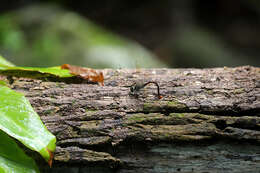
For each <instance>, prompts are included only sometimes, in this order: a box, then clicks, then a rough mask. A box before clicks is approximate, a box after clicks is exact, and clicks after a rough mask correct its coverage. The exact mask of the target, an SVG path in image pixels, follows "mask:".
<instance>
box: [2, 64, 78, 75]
mask: <svg viewBox="0 0 260 173" xmlns="http://www.w3.org/2000/svg"><path fill="white" fill-rule="evenodd" d="M6 70H16V71H18V72H20V73H22V72H23V71H31V72H39V73H42V74H51V75H54V76H57V77H72V76H73V75H72V74H70V72H69V70H67V69H61V68H60V66H57V67H46V68H44V67H8V68H7V69H6Z"/></svg>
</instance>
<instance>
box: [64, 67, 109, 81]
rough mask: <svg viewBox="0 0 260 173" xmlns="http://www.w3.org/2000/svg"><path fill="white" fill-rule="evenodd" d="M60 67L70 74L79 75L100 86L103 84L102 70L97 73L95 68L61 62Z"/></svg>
mask: <svg viewBox="0 0 260 173" xmlns="http://www.w3.org/2000/svg"><path fill="white" fill-rule="evenodd" d="M61 69H68V70H69V71H70V73H71V74H72V75H76V76H79V77H81V78H83V79H86V80H89V81H91V82H97V83H100V84H101V85H102V86H104V76H103V73H102V72H99V73H98V72H97V71H96V70H94V69H91V68H84V67H79V66H74V65H70V64H63V65H62V66H61Z"/></svg>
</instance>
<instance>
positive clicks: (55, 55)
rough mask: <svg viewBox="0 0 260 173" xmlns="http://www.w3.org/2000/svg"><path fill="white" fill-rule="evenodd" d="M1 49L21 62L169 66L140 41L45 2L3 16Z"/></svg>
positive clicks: (37, 64) (111, 66)
mask: <svg viewBox="0 0 260 173" xmlns="http://www.w3.org/2000/svg"><path fill="white" fill-rule="evenodd" d="M0 51H1V52H3V54H5V55H6V54H7V56H6V57H12V58H11V59H10V60H11V61H13V62H15V63H16V64H17V65H20V66H21V65H23V66H25V65H26V66H29V65H30V66H54V65H60V64H63V63H69V64H75V65H81V66H88V67H95V68H108V67H109V68H126V67H131V68H134V67H137V66H140V67H165V65H164V64H163V63H162V62H160V61H159V60H157V59H156V58H155V56H154V55H152V54H151V53H149V52H148V51H147V50H145V49H144V48H143V47H142V46H141V45H139V44H138V43H136V42H133V41H130V40H127V39H124V38H122V37H120V36H118V35H116V34H113V33H111V32H108V31H106V30H104V29H102V28H101V27H99V26H97V25H94V24H93V23H91V22H90V21H88V20H86V19H83V18H82V17H80V16H79V15H77V14H75V13H72V12H67V11H64V10H61V9H60V8H57V7H54V6H45V5H43V6H30V7H27V8H23V9H20V10H17V11H14V12H10V13H8V14H5V15H2V16H1V17H0ZM15 57H17V58H16V59H15Z"/></svg>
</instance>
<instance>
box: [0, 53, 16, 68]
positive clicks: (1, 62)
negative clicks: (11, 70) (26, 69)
mask: <svg viewBox="0 0 260 173" xmlns="http://www.w3.org/2000/svg"><path fill="white" fill-rule="evenodd" d="M13 66H15V65H14V64H12V63H11V62H9V61H7V60H6V59H4V58H3V57H2V56H1V55H0V69H1V67H13Z"/></svg>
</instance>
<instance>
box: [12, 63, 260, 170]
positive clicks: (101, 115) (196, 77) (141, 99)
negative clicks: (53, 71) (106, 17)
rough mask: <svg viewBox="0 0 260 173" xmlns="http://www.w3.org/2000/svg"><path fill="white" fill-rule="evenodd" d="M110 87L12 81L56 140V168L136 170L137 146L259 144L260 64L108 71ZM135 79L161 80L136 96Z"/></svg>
mask: <svg viewBox="0 0 260 173" xmlns="http://www.w3.org/2000/svg"><path fill="white" fill-rule="evenodd" d="M103 73H104V75H105V86H99V85H96V84H86V83H84V84H73V83H62V82H49V81H43V80H35V79H25V78H13V79H14V81H13V83H12V84H10V87H12V88H13V89H15V90H17V91H20V92H23V93H24V94H25V95H26V97H27V98H28V99H29V100H30V102H31V104H32V105H33V107H34V109H35V110H36V111H37V112H38V114H39V115H40V116H41V119H42V120H43V122H44V123H45V125H46V126H47V128H48V129H49V130H50V131H51V132H52V133H53V134H55V135H56V137H57V150H56V153H55V157H54V164H53V166H54V167H62V166H64V165H66V166H68V165H71V167H73V166H75V165H77V164H79V165H81V166H82V165H102V167H104V168H109V169H110V168H111V169H120V168H121V169H122V168H124V167H125V166H127V167H129V165H131V164H129V162H128V161H127V159H125V160H121V159H120V158H119V157H117V155H118V153H117V152H118V151H119V148H120V147H121V146H128V145H132V144H134V143H141V144H142V145H146V144H149V145H150V144H156V145H158V144H160V143H168V144H169V143H170V144H172V143H187V142H188V143H191V144H193V143H197V142H198V141H201V142H203V141H204V142H205V141H206V142H207V141H212V140H213V141H214V140H224V139H235V140H238V141H250V142H253V143H255V144H257V145H258V144H259V143H260V68H256V67H250V66H244V67H237V68H226V67H225V68H211V69H138V70H128V69H121V70H111V69H105V70H103ZM136 81H143V82H147V81H156V82H158V84H159V85H160V91H161V95H162V96H163V98H162V99H158V97H157V90H156V87H155V86H153V85H148V86H147V87H145V88H144V89H141V90H140V91H138V92H136V93H134V94H133V93H131V92H130V88H129V87H130V86H131V85H132V84H133V83H134V82H136Z"/></svg>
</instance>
